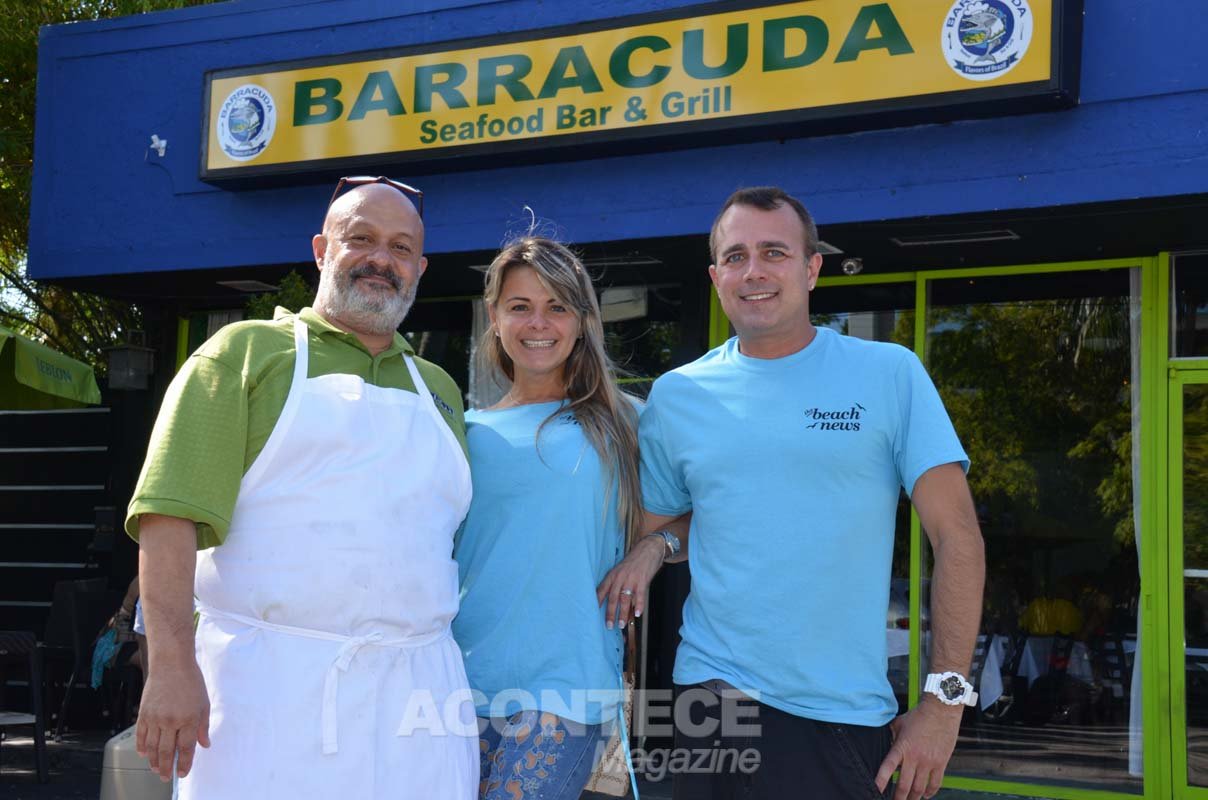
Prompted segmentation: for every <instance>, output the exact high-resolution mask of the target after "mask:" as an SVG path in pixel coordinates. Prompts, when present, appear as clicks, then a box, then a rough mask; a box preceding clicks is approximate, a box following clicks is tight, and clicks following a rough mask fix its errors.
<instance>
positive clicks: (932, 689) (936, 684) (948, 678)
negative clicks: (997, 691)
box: [923, 672, 977, 706]
mask: <svg viewBox="0 0 1208 800" xmlns="http://www.w3.org/2000/svg"><path fill="white" fill-rule="evenodd" d="M923 691H924V692H927V693H929V694H933V695H935V696H936V697H937V698H938V699H939V701H940V702H941V703H943V704H944V705H948V706H972V705H976V704H977V692H975V691H973V684H971V683H969V681H967V680H965V676H964V675H962V674H960V673H959V672H938V673H936V672H933V673H931V674H930V675H928V676H927V682H926V683H925V684H923Z"/></svg>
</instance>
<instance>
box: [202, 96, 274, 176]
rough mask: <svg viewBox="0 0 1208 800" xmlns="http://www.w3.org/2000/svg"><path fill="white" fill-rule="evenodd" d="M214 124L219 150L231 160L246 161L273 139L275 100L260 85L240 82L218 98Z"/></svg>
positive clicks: (259, 152)
mask: <svg viewBox="0 0 1208 800" xmlns="http://www.w3.org/2000/svg"><path fill="white" fill-rule="evenodd" d="M216 127H217V130H216V133H217V134H218V144H219V145H221V146H222V151H223V152H224V153H226V154H227V155H228V156H230V157H231V158H232V159H234V160H235V161H250V160H251V159H253V158H255V157H256V156H258V155H260V154H261V153H262V152H264V148H266V147H268V144H269V142H270V141H272V139H273V131H274V130H275V129H276V127H277V104H276V103H275V102H274V101H273V96H272V95H271V94H269V93H268V90H267V89H265V88H264V87H262V86H257V85H256V84H254V83H247V84H244V85H243V86H240V87H239V88H238V89H235V90H234V91H232V92H231V93H230V94H229V95H227V97H226V99H225V100H223V101H222V108H221V109H220V110H219V112H218V120H217V126H216Z"/></svg>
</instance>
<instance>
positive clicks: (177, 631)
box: [126, 178, 478, 800]
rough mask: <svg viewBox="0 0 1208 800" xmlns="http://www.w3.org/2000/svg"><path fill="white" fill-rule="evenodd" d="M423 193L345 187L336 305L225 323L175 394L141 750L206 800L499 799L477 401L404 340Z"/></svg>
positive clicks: (323, 284)
mask: <svg viewBox="0 0 1208 800" xmlns="http://www.w3.org/2000/svg"><path fill="white" fill-rule="evenodd" d="M419 198H420V195H419V194H418V193H417V192H415V191H414V190H412V189H411V188H410V187H407V186H405V185H404V184H399V183H396V182H394V181H391V180H388V179H386V178H378V179H363V178H357V179H343V180H341V181H340V184H339V185H338V186H337V189H336V194H335V195H333V200H332V202H331V204H330V205H329V207H328V211H327V216H326V218H325V220H324V222H323V231H322V233H320V234H317V235H316V236H315V237H314V239H313V241H312V246H313V250H314V258H315V263H316V264H317V265H318V267H319V289H318V293H317V294H316V296H315V302H314V307H313V308H304V309H302V311H300V312H299V313H297V314H292V313H287V312H285V311H284V310H283V309H278V310H277V311H278V313H277V315H276V318H275V319H274V320H273V321H271V322H267V321H247V322H240V323H236V324H233V325H228V326H227V327H225V328H223V329H222V330H221V331H219V332H218V333H217V334H215V335H214V337H213V338H211V339H210V340H209V341H208V342H206V343H205V344H204V345H203V346H202V347H201V348H200V349H199V350H198V351H197V352H196V353H194V354H193V355H192V356H191V357H190V358H189V360H188V361H187V362H186V364H185V366H184V367H183V368H182V369H181V371H180V373H179V374H178V375H177V376H176V378H175V380H173V382H172V385H171V386H170V387H169V389H168V393H167V395H166V396H165V398H164V402H163V406H162V408H161V410H160V414H159V418H158V420H157V421H156V424H155V430H154V432H153V434H152V438H151V444H150V447H149V448H148V453H147V461H146V463H145V464H144V466H143V471H142V475H141V477H140V478H139V484H138V487H137V489H136V490H135V494H134V498H133V500H132V501H131V503H130V508H129V513H128V516H127V519H126V530H127V531H128V532H129V534H130V535H131V536H133V537H135V538H136V539H138V541H139V551H140V562H139V568H140V574H141V579H142V591H143V594H142V599H143V606H144V616H145V620H146V628H147V640H148V645H149V650H150V670H149V677H148V680H147V684H146V688H145V690H144V693H143V701H142V707H141V709H140V714H139V720H138V731H137V741H138V748H139V752H141V753H143V754H144V755H145V756H147V758H148V759H149V761H150V763H151V765H152V768H153V769H155V770H156V771H157V772H158V773H159V774H160V776H161V777H163V778H164V779H169V778H172V777H173V776H175V777H177V778H179V779H180V787H179V788H180V797H182V798H205V800H211V798H222V800H236V799H237V798H256V799H257V800H262V799H272V798H281V799H282V800H285V799H286V798H288V799H289V800H295V799H296V798H307V797H315V798H320V797H322V798H329V797H349V798H358V800H361V798H385V797H388V796H389V797H392V798H393V797H409V796H418V795H419V794H423V795H424V796H427V797H440V798H465V800H470V799H471V798H473V797H475V796H476V794H477V785H478V754H477V730H476V728H475V725H474V707H473V703H472V701H471V699H470V696H469V690H468V688H467V684H466V677H465V672H464V669H463V667H462V661H461V653H460V650H459V648H458V647H457V645H456V643H455V642H454V641H453V639H452V636H451V635H450V633H449V622H450V621H451V620H452V618H453V616H454V615H455V614H456V612H457V565H456V563H455V562H454V561H453V559H452V546H453V532H454V531H455V530H456V529H457V527H458V525H459V524H460V523H461V520H462V518H463V517H464V516H465V512H466V509H467V507H468V506H469V503H470V473H469V468H468V465H467V462H466V456H465V428H464V423H463V420H462V403H461V393H460V391H459V390H458V388H457V385H456V384H455V383H454V382H453V381H452V379H450V378H449V376H448V375H446V374H445V373H444V372H443V371H442V370H441V369H440V368H439V367H437V366H435V365H433V364H429V363H428V362H426V361H424V360H423V359H420V358H417V357H415V356H414V354H413V351H412V349H411V347H410V346H409V345H408V343H407V342H406V340H405V339H403V337H402V336H401V335H399V333H398V330H397V329H398V326H399V324H400V323H401V322H402V320H403V318H404V317H405V316H406V314H407V311H408V310H409V309H410V307H411V303H412V301H413V300H414V298H415V289H416V285H417V284H418V283H419V279H420V276H421V275H422V274H423V272H424V269H425V268H426V267H427V260H426V259H425V258H424V257H423V244H424V226H423V221H422V220H421V218H420V214H419V212H418V211H417V209H416V205H415V203H414V202H413V199H415V200H419ZM195 600H196V607H197V611H198V617H197V623H196V633H195V632H194V613H193V610H194V602H195ZM199 744H200V745H201V748H202V749H198V748H197V745H199Z"/></svg>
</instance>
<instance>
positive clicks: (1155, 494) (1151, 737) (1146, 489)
mask: <svg viewBox="0 0 1208 800" xmlns="http://www.w3.org/2000/svg"><path fill="white" fill-rule="evenodd" d="M1169 265H1170V257H1169V253H1160V254H1158V255H1156V256H1149V257H1138V258H1124V259H1105V260H1099V261H1080V262H1055V263H1046V264H1024V265H1014V266H1001V267H985V268H963V269H935V270H919V271H912V272H898V273H890V274H884V275H854V276H832V277H825V278H822V279H821V280H819V282H818V285H819V288H826V287H828V286H858V285H871V284H884V283H914V285H915V304H914V314H915V317H914V324H915V329H914V350H915V352H916V353H917V354H918V355H919V357H920V359H922V360H923V361H924V362H925V361H926V341H927V307H928V296H929V295H928V284H929V283H930V282H931V281H934V280H943V279H950V278H978V277H992V276H1013V275H1038V274H1051V273H1058V272H1082V271H1091V270H1106V269H1124V268H1130V267H1137V268H1139V269H1140V275H1141V348H1142V351H1141V388H1140V395H1141V407H1142V409H1156V413H1153V412H1148V413H1146V412H1144V411H1143V413H1142V414H1141V434H1140V435H1141V470H1140V473H1141V475H1142V481H1141V515H1140V517H1141V530H1142V532H1143V533H1142V537H1141V542H1140V543H1139V544H1138V552H1139V554H1140V558H1141V586H1142V590H1141V591H1142V598H1141V604H1140V609H1139V612H1138V629H1139V633H1140V636H1141V641H1140V647H1139V653H1138V657H1139V658H1141V659H1142V664H1143V665H1144V667H1145V668H1144V669H1143V671H1142V698H1143V701H1142V730H1143V741H1144V745H1145V747H1144V775H1145V779H1144V788H1143V794H1142V795H1136V794H1130V793H1125V792H1116V791H1104V790H1098V789H1084V788H1077V787H1069V786H1052V785H1046V784H1035V783H1026V782H1015V781H1004V780H995V779H989V778H985V779H982V778H965V777H955V776H947V777H945V779H944V784H943V785H944V787H945V788H948V789H960V790H966V791H980V792H994V793H1001V794H1014V795H1022V796H1030V797H1047V798H1054V799H1055V800H1125V798H1136V797H1144V798H1147V800H1160V798H1168V797H1171V777H1172V776H1171V755H1172V754H1171V728H1170V725H1169V720H1170V719H1171V715H1170V711H1169V710H1170V708H1171V703H1170V697H1171V695H1170V674H1171V670H1170V667H1169V665H1170V646H1171V644H1170V638H1171V637H1170V631H1171V628H1170V627H1168V626H1169V621H1170V615H1169V583H1170V575H1169V573H1168V572H1167V570H1166V569H1164V568H1162V565H1166V564H1168V563H1169V561H1168V552H1169V549H1168V545H1169V543H1168V542H1167V541H1166V537H1165V536H1163V535H1161V532H1162V531H1165V530H1166V505H1167V498H1166V496H1165V486H1166V485H1167V482H1166V480H1165V478H1166V471H1167V463H1166V452H1165V446H1164V443H1165V435H1166V427H1167V426H1166V413H1167V412H1166V408H1167V402H1166V401H1167V381H1166V375H1165V372H1166V370H1165V368H1164V367H1165V365H1166V363H1167V361H1168V335H1167V331H1169V324H1168V313H1169V303H1168V302H1167V301H1166V297H1167V294H1168V291H1169ZM1159 298H1161V300H1160V301H1159ZM714 305H715V306H716V305H717V304H716V302H715V303H714ZM719 314H720V309H716V311H715V313H714V315H713V317H712V319H711V326H710V328H711V330H714V331H716V330H719V329H720V326H721V322H720V320H719V319H718V315H719ZM722 319H724V317H722ZM713 343H714V344H716V343H718V342H713ZM921 586H922V528H921V526H920V524H919V519H918V514H917V513H915V512H914V511H913V509H912V511H911V520H910V620H911V626H910V673H909V674H910V687H909V692H910V694H909V698H908V702H909V705H910V707H912V708H913V707H914V706H915V705H916V704H917V703H918V701H919V677H920V675H919V673H920V655H921V641H920V639H921V626H920V625H919V621H920V619H921V607H920V604H921ZM1196 800H1201V798H1199V797H1198V796H1197V798H1196Z"/></svg>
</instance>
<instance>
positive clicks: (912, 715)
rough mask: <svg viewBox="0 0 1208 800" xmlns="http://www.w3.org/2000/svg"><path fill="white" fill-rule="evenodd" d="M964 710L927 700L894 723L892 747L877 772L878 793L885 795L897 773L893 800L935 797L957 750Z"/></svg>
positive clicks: (960, 707) (932, 698)
mask: <svg viewBox="0 0 1208 800" xmlns="http://www.w3.org/2000/svg"><path fill="white" fill-rule="evenodd" d="M963 709H964V706H946V705H944V704H943V703H941V702H940V701H939V700H937V699H936V698H934V697H930V696H926V697H924V698H923V699H921V700H920V701H919V704H918V705H917V706H915V707H914V708H912V709H910V710H909V711H907V712H906V713H905V714H903V715H902V716H900V717H898V718H897V719H895V720H894V721H893V722H891V723H890V724H889V727H890V730H892V731H893V746H892V747H890V748H889V755H887V756H885V760H884V761H883V762H881V769H880V770H878V771H877V790H878V791H880V792H884V791H885V787H886V786H888V785H889V779H890V778H892V777H893V773H894V771H895V770H898V771H900V774H899V775H898V789H897V791H896V792H894V795H893V797H894V800H919V798H920V797H933V796H934V795H935V793H936V792H938V791H939V790H940V781H942V780H943V779H944V770H945V769H946V768H947V767H948V759H950V758H952V751H953V749H954V748H955V747H956V738H957V735H958V734H959V733H960V727H961V712H962V710H963Z"/></svg>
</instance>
